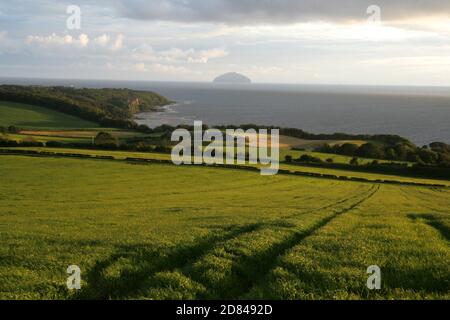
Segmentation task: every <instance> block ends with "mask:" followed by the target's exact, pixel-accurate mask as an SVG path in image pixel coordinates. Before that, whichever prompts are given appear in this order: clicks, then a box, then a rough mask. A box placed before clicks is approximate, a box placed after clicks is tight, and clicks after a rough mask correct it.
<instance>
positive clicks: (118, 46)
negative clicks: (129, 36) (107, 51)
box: [111, 33, 125, 50]
mask: <svg viewBox="0 0 450 320" xmlns="http://www.w3.org/2000/svg"><path fill="white" fill-rule="evenodd" d="M124 39H125V36H124V35H123V34H121V33H120V34H118V35H117V37H116V40H115V41H114V44H113V46H112V47H111V48H112V49H113V50H120V49H122V48H123V41H124Z"/></svg>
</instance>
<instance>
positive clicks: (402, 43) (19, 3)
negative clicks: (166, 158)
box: [0, 0, 450, 86]
mask: <svg viewBox="0 0 450 320" xmlns="http://www.w3.org/2000/svg"><path fill="white" fill-rule="evenodd" d="M225 72H240V73H243V74H245V75H247V76H249V77H250V78H251V79H252V80H253V81H254V82H261V83H300V84H302V83H305V84H367V85H430V86H448V85H449V84H450V1H449V0H441V1H438V0H339V1H330V0H109V1H108V0H97V1H87V0H70V1H66V0H59V1H50V0H12V1H2V2H0V77H41V78H42V77H43V78H74V79H111V80H146V81H202V82H203V81H212V80H213V79H214V78H215V77H216V76H218V75H220V74H222V73H225Z"/></svg>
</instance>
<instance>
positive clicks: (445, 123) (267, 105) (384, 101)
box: [0, 78, 450, 146]
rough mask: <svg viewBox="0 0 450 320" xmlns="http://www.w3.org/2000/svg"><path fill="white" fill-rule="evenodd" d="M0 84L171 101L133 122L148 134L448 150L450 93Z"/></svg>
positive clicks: (38, 82)
mask: <svg viewBox="0 0 450 320" xmlns="http://www.w3.org/2000/svg"><path fill="white" fill-rule="evenodd" d="M0 84H19V85H64V86H74V87H86V88H129V89H135V90H147V91H154V92H157V93H159V94H162V95H164V96H166V97H167V98H169V99H171V100H172V101H174V104H172V105H168V106H165V107H162V108H161V109H160V110H158V111H157V112H148V113H141V114H138V115H136V119H135V120H136V121H137V122H138V123H140V124H146V125H148V126H150V127H157V126H159V125H162V124H169V125H178V124H193V122H194V121H195V120H201V121H203V122H204V123H205V124H208V125H209V126H214V125H231V124H234V125H239V124H249V123H253V124H256V125H273V126H279V127H292V128H299V129H303V130H305V131H308V132H311V133H335V132H343V133H351V134H397V135H400V136H402V137H405V138H407V139H409V140H410V141H412V142H414V143H415V144H417V145H419V146H422V145H425V144H429V143H431V142H437V141H438V142H445V143H449V144H450V87H407V86H358V85H351V86H350V85H293V84H244V85H241V84H215V83H194V82H193V83H188V82H185V83H184V82H150V81H148V82H147V81H111V80H68V79H37V78H0Z"/></svg>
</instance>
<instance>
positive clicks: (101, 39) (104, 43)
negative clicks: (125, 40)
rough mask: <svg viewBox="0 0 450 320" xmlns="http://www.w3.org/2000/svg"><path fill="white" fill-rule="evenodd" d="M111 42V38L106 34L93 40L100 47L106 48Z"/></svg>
mask: <svg viewBox="0 0 450 320" xmlns="http://www.w3.org/2000/svg"><path fill="white" fill-rule="evenodd" d="M110 40H111V37H110V36H109V35H107V34H102V35H101V36H99V37H97V38H95V42H96V43H97V44H99V45H100V46H102V47H106V46H107V45H108V43H109V41H110Z"/></svg>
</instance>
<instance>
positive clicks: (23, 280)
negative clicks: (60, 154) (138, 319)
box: [0, 156, 450, 299]
mask: <svg viewBox="0 0 450 320" xmlns="http://www.w3.org/2000/svg"><path fill="white" fill-rule="evenodd" d="M0 177H1V181H2V183H1V184H0V234H1V240H0V241H1V244H2V245H1V246H0V299H42V298H45V299H67V298H69V299H122V298H124V299H135V298H146V299H183V298H184V299H199V298H206V299H224V298H231V299H237V298H258V299H259V298H263V299H266V298H273V299H341V298H343V299H379V298H400V299H416V298H450V293H449V288H450V267H449V264H448V262H449V261H450V247H449V232H450V215H449V211H448V208H449V207H450V189H448V188H432V187H429V188H426V187H411V186H397V185H392V186H391V185H386V184H377V183H358V182H346V181H338V180H327V179H315V178H307V177H297V176H290V175H277V176H269V177H267V176H260V175H259V174H258V172H247V171H242V170H233V169H222V168H206V167H198V168H197V167H176V166H172V165H162V164H161V165H156V164H155V165H153V164H152V165H146V166H141V165H131V164H127V163H125V162H114V161H106V160H79V159H67V158H32V157H23V156H0ZM69 265H78V266H79V267H80V268H81V279H82V289H81V290H80V291H72V292H69V291H68V290H67V287H66V279H67V276H68V274H67V273H66V269H67V267H68V266H69ZM371 265H378V266H379V267H380V268H381V271H382V289H381V290H379V291H370V290H368V289H367V286H366V281H367V277H368V274H367V273H366V270H367V268H368V267H369V266H371Z"/></svg>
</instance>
